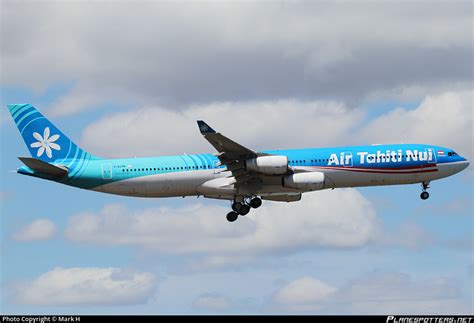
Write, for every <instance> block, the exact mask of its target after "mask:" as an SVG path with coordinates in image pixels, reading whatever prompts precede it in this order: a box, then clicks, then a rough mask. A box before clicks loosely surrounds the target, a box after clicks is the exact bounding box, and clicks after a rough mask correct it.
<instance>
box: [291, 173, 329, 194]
mask: <svg viewBox="0 0 474 323" xmlns="http://www.w3.org/2000/svg"><path fill="white" fill-rule="evenodd" d="M283 186H284V187H288V188H296V189H302V190H311V191H316V190H322V189H323V188H324V173H321V172H309V173H298V174H293V175H288V176H285V177H283Z"/></svg>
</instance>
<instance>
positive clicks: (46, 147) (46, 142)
mask: <svg viewBox="0 0 474 323" xmlns="http://www.w3.org/2000/svg"><path fill="white" fill-rule="evenodd" d="M49 134H50V131H49V127H46V128H45V129H44V133H43V136H41V135H40V134H39V133H37V132H33V137H35V139H36V140H38V141H37V142H34V143H32V144H31V145H30V147H31V148H39V149H38V152H37V153H36V157H41V156H42V155H43V153H44V152H45V151H46V155H47V156H48V157H49V158H52V157H53V151H52V150H51V149H54V150H61V146H59V145H58V144H55V143H54V142H55V141H56V140H58V139H59V135H52V136H51V137H50V136H49Z"/></svg>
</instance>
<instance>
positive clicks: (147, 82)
mask: <svg viewBox="0 0 474 323" xmlns="http://www.w3.org/2000/svg"><path fill="white" fill-rule="evenodd" d="M360 4H361V6H360V7H359V6H356V7H353V6H354V5H353V4H347V3H346V4H344V3H338V4H337V5H333V6H328V7H325V8H323V9H325V12H326V16H325V15H321V16H320V15H319V14H316V12H320V10H319V9H322V8H318V6H322V7H324V5H323V4H319V5H318V4H316V5H315V4H311V3H305V2H302V3H299V2H298V3H296V4H291V5H288V6H289V7H288V8H287V9H286V10H282V8H281V7H280V6H278V5H276V4H275V3H273V4H269V5H267V6H265V5H263V4H258V3H253V4H246V5H243V4H242V5H241V6H237V8H238V10H237V11H236V7H235V5H234V6H233V5H230V6H224V5H222V6H217V5H211V4H206V6H205V8H207V9H206V10H207V11H206V12H207V13H205V12H204V13H203V11H202V10H201V9H199V8H196V6H194V5H192V4H189V3H188V4H178V5H171V4H157V3H152V4H147V6H151V7H150V8H140V7H135V6H130V5H129V7H127V5H126V4H122V5H120V6H117V7H116V8H114V9H113V10H109V9H110V8H107V6H106V5H104V4H100V3H92V4H91V7H92V8H93V10H92V13H91V14H90V16H89V18H90V23H89V24H87V25H86V24H84V22H83V20H81V19H80V17H81V15H83V14H86V13H88V11H87V10H86V9H87V8H85V7H81V5H80V4H78V3H74V4H70V5H67V4H64V3H60V2H59V3H47V2H46V3H44V4H43V5H39V6H38V5H32V4H28V3H26V4H22V5H15V4H14V3H13V2H8V1H7V2H3V3H2V7H3V9H4V10H3V12H4V14H3V15H4V16H2V18H5V19H2V23H1V24H2V27H3V28H2V29H3V31H2V32H3V33H6V32H8V35H7V34H2V37H6V38H5V39H7V40H9V41H6V42H5V43H6V44H10V46H5V44H4V45H2V57H1V58H2V61H1V63H2V68H3V70H4V72H3V73H2V77H1V105H2V106H3V108H2V109H0V139H1V141H0V142H1V155H2V158H1V160H0V163H1V164H0V167H1V169H2V171H1V172H0V185H1V187H0V202H1V209H0V211H1V219H2V225H1V228H2V232H1V236H2V241H1V246H0V252H1V266H0V269H1V281H0V285H1V291H2V293H1V296H0V297H1V298H0V303H1V311H2V313H34V314H39V313H53V312H54V313H56V312H57V313H78V314H80V313H137V314H142V313H143V314H160V313H322V314H325V313H380V312H381V313H387V312H390V313H413V312H414V313H417V312H418V313H419V312H422V313H449V312H454V313H458V312H470V313H472V312H473V310H474V308H473V298H474V287H473V284H472V281H473V274H474V267H473V266H474V263H473V258H472V254H473V250H472V248H473V229H474V228H473V221H472V215H473V204H472V197H473V193H474V192H473V185H472V183H473V182H472V180H473V177H472V174H473V173H472V171H471V170H470V168H469V169H468V170H466V171H465V172H463V173H461V174H458V175H455V176H452V177H449V178H446V179H443V180H440V181H435V182H433V183H432V185H431V189H430V195H431V196H430V199H429V200H427V201H422V200H421V199H420V198H419V194H420V191H421V189H420V187H419V186H418V185H407V186H392V187H371V188H358V189H341V190H334V191H327V192H326V191H325V192H315V193H311V194H307V196H305V198H304V199H303V201H301V202H299V203H294V204H288V205H287V204H279V203H271V202H267V203H265V205H264V206H263V207H262V208H261V209H258V210H256V211H255V212H252V214H251V215H250V216H248V217H246V218H242V219H239V221H237V222H236V223H233V224H232V225H231V226H230V225H229V224H228V223H227V222H226V220H225V212H226V210H227V209H228V203H227V202H225V201H214V200H203V199H202V198H200V199H196V198H186V199H182V198H172V199H134V198H127V197H119V196H112V195H105V194H100V193H95V192H89V191H84V190H78V189H74V188H70V187H64V186H60V185H58V184H54V183H50V182H47V181H41V180H38V179H34V178H29V177H25V176H21V175H19V174H16V173H14V172H10V171H14V170H15V169H16V168H17V167H18V166H19V165H20V162H19V161H18V159H17V157H18V156H25V155H27V154H28V151H27V149H26V147H25V145H24V144H23V141H22V139H21V137H20V135H19V133H18V130H17V129H16V127H15V126H14V124H13V122H12V120H11V118H10V116H9V115H8V111H7V109H6V107H5V106H6V104H8V103H31V104H33V105H35V106H36V107H37V108H39V109H40V110H41V111H42V112H44V113H45V114H46V115H47V116H48V117H49V118H50V119H51V121H53V123H55V124H56V125H57V126H58V127H59V128H60V129H61V130H62V131H63V132H65V133H66V134H68V135H69V136H70V137H71V138H73V139H74V140H75V141H76V142H78V143H79V144H80V145H81V146H82V147H83V148H85V149H87V150H88V151H90V152H91V153H95V154H97V155H99V156H112V157H115V156H150V155H162V154H163V155H164V154H180V153H183V152H188V153H192V152H212V147H211V146H209V145H208V143H207V142H205V141H204V140H203V139H202V137H201V136H200V135H199V133H198V131H197V129H196V126H195V123H194V120H196V119H201V118H203V119H205V120H209V123H210V124H211V126H212V127H213V128H216V129H218V130H220V131H221V132H223V133H224V134H226V135H227V136H229V137H231V138H233V139H234V140H236V141H238V142H241V143H242V144H245V145H246V146H249V147H253V148H256V149H264V148H269V149H274V148H288V147H321V146H333V145H334V146H337V145H350V144H371V143H381V142H387V143H391V142H406V143H408V142H420V143H431V144H435V145H441V146H447V147H452V148H454V149H456V151H458V152H459V153H460V154H461V155H463V156H466V157H468V158H469V159H472V157H473V155H474V154H473V148H472V147H473V143H472V137H473V128H472V122H473V115H472V104H473V100H472V98H473V96H472V73H470V72H467V74H463V73H465V72H459V64H465V63H463V62H464V61H463V60H464V59H465V60H466V61H467V62H470V63H467V64H471V66H472V61H470V58H469V57H471V56H472V30H471V29H470V28H469V23H470V22H472V17H471V16H470V15H467V16H466V14H465V12H466V10H465V9H466V8H465V7H466V6H467V7H469V6H472V4H470V3H469V2H466V3H463V2H459V3H457V5H449V4H448V3H444V2H440V4H438V5H435V6H432V7H431V5H429V4H426V3H416V2H413V3H411V4H405V5H404V6H401V8H400V9H399V10H400V13H397V14H394V15H393V16H392V17H391V19H390V21H388V22H387V21H385V18H384V17H386V14H387V13H389V12H392V11H393V10H392V9H393V8H391V5H390V4H389V3H388V4H381V5H379V6H374V5H373V4H369V3H364V2H361V3H360ZM345 6H347V8H346V7H345ZM426 6H429V8H428V9H429V11H427V12H429V14H427V15H425V16H424V17H416V19H415V17H412V16H410V15H407V13H408V12H416V11H417V10H422V11H424V9H427V8H425V7H426ZM144 7H145V6H144ZM349 7H350V8H349ZM76 9H79V11H77V10H76ZM342 9H351V10H352V12H353V14H352V15H349V16H347V17H346V15H347V14H346V13H341V10H342ZM129 10H132V11H133V12H134V13H136V14H143V15H145V17H149V18H150V19H145V20H146V21H149V20H151V21H154V22H142V21H140V20H136V19H135V18H133V17H129V16H128V15H127V14H126V13H127V12H128V11H129ZM468 11H469V10H468ZM308 12H309V13H311V12H313V13H314V15H309V14H308ZM344 12H347V10H344ZM424 12H425V11H424ZM471 12H472V11H471ZM231 13H232V14H231ZM20 14H21V15H25V16H26V17H27V18H28V19H30V21H33V22H37V23H39V25H38V26H41V28H36V29H35V28H31V27H27V26H26V27H25V26H19V25H18V24H17V23H16V21H15V17H17V15H20ZM146 15H148V16H146ZM203 15H204V16H203ZM206 15H209V16H206ZM47 17H54V19H48V18H47ZM152 17H153V18H161V19H151V18H152ZM203 17H208V19H206V22H205V23H202V24H199V22H202V21H203ZM225 17H227V18H228V19H227V20H226V19H225ZM314 17H316V18H314ZM185 18H186V19H185ZM256 18H261V19H256ZM361 18H363V21H366V22H365V24H364V23H363V24H362V26H361V25H357V27H354V29H352V30H347V28H346V27H344V24H345V23H346V24H347V23H349V24H350V23H351V22H354V23H355V22H357V21H359V20H358V19H361ZM116 19H117V20H120V21H122V20H123V21H126V22H127V26H128V29H129V30H127V29H126V28H123V27H122V26H121V25H120V24H119V25H115V27H110V25H107V26H105V27H104V26H102V23H104V22H107V21H115V20H116ZM183 19H184V21H186V22H185V23H183V22H182V21H183ZM157 20H158V22H157ZM65 21H67V23H65ZM295 21H299V22H300V23H299V24H297V23H295ZM433 22H439V23H437V26H440V27H439V30H432V29H431V28H428V27H427V26H430V24H431V23H433ZM155 24H156V25H155ZM374 24H379V25H378V27H379V28H381V29H382V30H383V31H384V33H385V35H386V36H387V35H388V36H389V37H383V39H384V40H383V41H381V39H380V38H379V37H381V36H380V35H378V33H374V34H371V35H368V34H367V30H368V29H372V28H374V27H375V25H374ZM400 25H403V26H404V28H407V29H410V30H413V34H411V36H410V37H408V36H406V35H405V34H406V33H405V32H403V31H400V30H399V29H400V28H398V26H400ZM59 26H62V28H58V27H59ZM280 26H286V28H283V27H280ZM328 26H331V28H329V29H327V31H325V32H315V31H314V30H316V29H317V30H321V28H322V29H323V30H324V28H323V27H328ZM443 26H445V27H443ZM102 27H103V28H102ZM316 27H318V28H316ZM466 27H467V28H466ZM150 28H151V29H152V30H155V31H156V33H152V34H150V33H149V29H150ZM247 28H250V30H252V31H253V32H252V33H250V32H249V31H248V29H247ZM97 30H98V31H97ZM307 30H311V32H308V31H307ZM470 30H471V31H470ZM94 31H97V33H95V32H94ZM119 35H120V37H119ZM14 36H16V37H14ZM18 39H22V40H23V41H25V40H29V41H31V43H32V45H35V44H36V43H37V42H43V43H47V44H50V45H51V47H52V48H46V49H42V50H38V51H37V52H34V53H31V52H30V51H29V49H28V48H26V47H25V46H24V45H23V44H21V43H20V42H19V41H18ZM153 39H160V40H162V41H161V43H162V44H157V42H152V41H151V40H153ZM390 39H391V40H392V41H390ZM71 40H73V41H71ZM448 40H449V41H448ZM163 43H164V44H163ZM341 44H346V45H341ZM41 48H43V47H41ZM395 48H401V49H402V50H398V49H397V50H395ZM410 51H412V55H409V54H407V52H410ZM446 52H447V53H450V55H445V53H446ZM111 53H113V55H111ZM367 53H372V54H373V53H379V55H375V56H371V58H372V59H371V60H367ZM372 54H370V55H372ZM370 55H369V56H370ZM387 55H388V56H387ZM395 56H396V57H397V59H395V58H394V57H395ZM190 57H192V58H190ZM392 57H393V59H391V58H392ZM423 57H435V58H436V59H434V61H433V62H431V61H430V59H429V58H426V59H423ZM451 57H455V58H457V59H455V60H454V59H453V60H452V59H451ZM387 60H391V64H386V62H387ZM440 61H441V62H443V64H439V62H440ZM230 62H232V64H230ZM387 65H388V66H387ZM420 65H423V66H426V69H424V68H420ZM439 65H443V68H441V67H439ZM341 66H342V67H344V71H345V73H346V75H345V76H344V77H342V78H341V75H340V70H339V69H340V68H341ZM375 70H377V73H376V72H374V71H375ZM209 71H212V73H211V72H209ZM363 71H366V72H363ZM412 71H415V72H416V73H412ZM471 71H472V69H471ZM361 75H363V77H362V76H361ZM355 81H356V83H357V84H356V83H354V82H355ZM354 88H355V89H354ZM211 89H212V90H211ZM38 221H40V222H38ZM41 221H42V222H41ZM139 224H141V225H139ZM81 286H89V288H86V289H85V288H83V287H81ZM119 286H122V289H120V287H119ZM85 290H86V291H85ZM118 291H122V292H118ZM104 299H107V301H104Z"/></svg>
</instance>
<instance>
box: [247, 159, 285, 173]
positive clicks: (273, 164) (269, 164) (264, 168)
mask: <svg viewBox="0 0 474 323" xmlns="http://www.w3.org/2000/svg"><path fill="white" fill-rule="evenodd" d="M245 168H246V169H247V170H252V171H255V172H259V173H262V174H267V175H282V174H285V173H286V171H287V170H288V157H286V156H262V157H257V158H252V159H249V160H247V161H245Z"/></svg>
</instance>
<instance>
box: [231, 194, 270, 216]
mask: <svg viewBox="0 0 474 323" xmlns="http://www.w3.org/2000/svg"><path fill="white" fill-rule="evenodd" d="M261 205H262V199H261V198H259V197H257V196H255V197H248V198H244V199H243V200H242V201H241V202H237V201H236V200H234V202H233V203H232V211H231V212H229V213H227V221H229V222H234V221H235V220H237V218H238V217H239V215H241V216H244V215H247V214H249V212H250V209H251V208H253V209H256V208H258V207H260V206H261Z"/></svg>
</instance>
